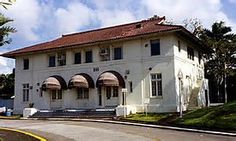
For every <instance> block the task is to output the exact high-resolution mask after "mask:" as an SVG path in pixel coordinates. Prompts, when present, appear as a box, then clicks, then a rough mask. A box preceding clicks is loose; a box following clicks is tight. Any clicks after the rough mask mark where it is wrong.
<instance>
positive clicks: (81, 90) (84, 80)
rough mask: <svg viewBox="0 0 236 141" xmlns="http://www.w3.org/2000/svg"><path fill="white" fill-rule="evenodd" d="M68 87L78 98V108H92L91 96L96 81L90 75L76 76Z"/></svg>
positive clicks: (81, 74)
mask: <svg viewBox="0 0 236 141" xmlns="http://www.w3.org/2000/svg"><path fill="white" fill-rule="evenodd" d="M68 87H69V88H70V89H72V90H73V91H74V92H75V94H76V95H74V96H73V97H74V98H76V108H89V107H91V106H90V105H91V104H92V103H91V102H92V101H91V98H92V96H93V95H91V90H92V89H94V81H93V79H92V78H91V77H90V76H89V75H88V74H85V73H80V74H76V75H74V76H73V77H72V78H71V79H70V81H69V84H68ZM74 92H73V94H74ZM92 99H93V98H92Z"/></svg>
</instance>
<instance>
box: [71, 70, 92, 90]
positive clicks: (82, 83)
mask: <svg viewBox="0 0 236 141" xmlns="http://www.w3.org/2000/svg"><path fill="white" fill-rule="evenodd" d="M68 86H69V88H73V87H75V88H94V82H93V79H92V78H91V77H90V76H89V75H88V74H85V73H80V74H76V75H74V76H73V77H72V78H71V79H70V81H69V84H68Z"/></svg>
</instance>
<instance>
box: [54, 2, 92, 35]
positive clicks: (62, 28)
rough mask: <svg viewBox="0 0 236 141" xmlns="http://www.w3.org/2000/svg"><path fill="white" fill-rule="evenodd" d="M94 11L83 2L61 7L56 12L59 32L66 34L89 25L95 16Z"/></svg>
mask: <svg viewBox="0 0 236 141" xmlns="http://www.w3.org/2000/svg"><path fill="white" fill-rule="evenodd" d="M94 16H95V15H94V11H93V10H92V9H90V8H89V7H87V6H86V5H84V4H82V3H79V2H77V3H70V4H69V5H68V6H67V7H66V8H59V9H57V10H56V12H55V17H56V21H55V23H56V26H57V27H58V32H59V33H61V34H65V33H68V32H76V31H77V30H78V29H81V28H83V27H84V26H89V25H90V23H92V20H93V18H94Z"/></svg>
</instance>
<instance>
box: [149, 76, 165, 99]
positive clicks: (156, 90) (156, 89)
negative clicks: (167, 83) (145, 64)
mask: <svg viewBox="0 0 236 141" xmlns="http://www.w3.org/2000/svg"><path fill="white" fill-rule="evenodd" d="M151 85H152V96H162V76H161V73H156V74H151Z"/></svg>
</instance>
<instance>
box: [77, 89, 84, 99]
mask: <svg viewBox="0 0 236 141" xmlns="http://www.w3.org/2000/svg"><path fill="white" fill-rule="evenodd" d="M78 99H83V89H82V88H79V89H78Z"/></svg>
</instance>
